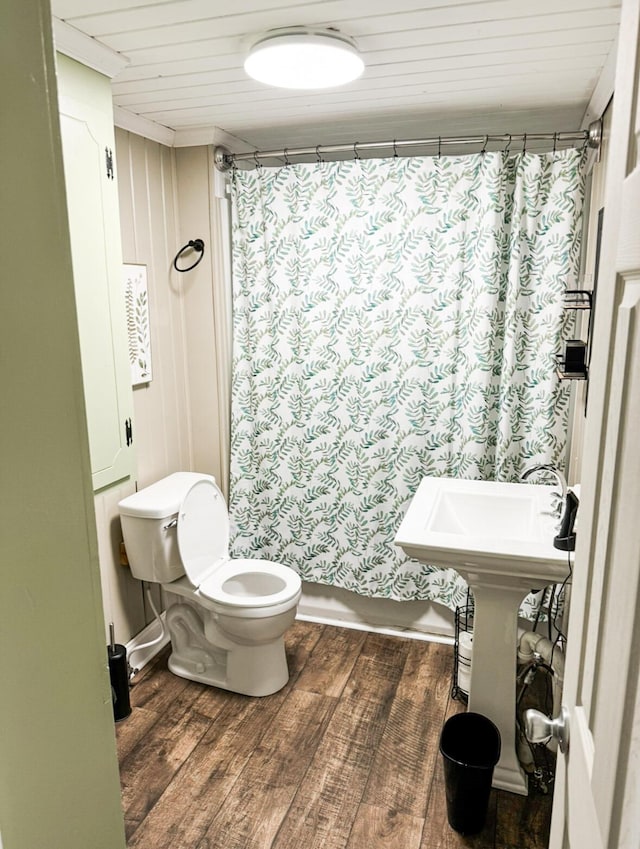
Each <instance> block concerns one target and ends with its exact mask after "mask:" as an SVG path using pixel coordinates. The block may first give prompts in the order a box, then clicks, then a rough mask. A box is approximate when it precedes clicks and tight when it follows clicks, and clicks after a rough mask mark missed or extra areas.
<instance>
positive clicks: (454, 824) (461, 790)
mask: <svg viewBox="0 0 640 849" xmlns="http://www.w3.org/2000/svg"><path fill="white" fill-rule="evenodd" d="M440 752H441V754H442V758H443V760H444V781H445V789H446V795H447V818H448V820H449V825H450V826H451V828H453V829H454V831H457V832H459V833H460V834H477V833H478V832H479V831H482V829H483V828H484V823H485V820H486V818H487V807H488V805H489V793H490V791H491V781H492V780H493V768H494V767H495V765H496V764H497V763H498V761H499V760H500V732H499V731H498V729H497V728H496V726H495V725H494V724H493V722H491V720H490V719H487V717H486V716H482V714H480V713H458V714H456V715H455V716H452V717H450V718H449V719H448V720H447V721H446V722H445V724H444V727H443V728H442V733H441V735H440Z"/></svg>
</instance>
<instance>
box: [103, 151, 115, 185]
mask: <svg viewBox="0 0 640 849" xmlns="http://www.w3.org/2000/svg"><path fill="white" fill-rule="evenodd" d="M104 155H105V160H106V165H107V179H108V180H113V151H112V150H111V148H110V147H105V149H104Z"/></svg>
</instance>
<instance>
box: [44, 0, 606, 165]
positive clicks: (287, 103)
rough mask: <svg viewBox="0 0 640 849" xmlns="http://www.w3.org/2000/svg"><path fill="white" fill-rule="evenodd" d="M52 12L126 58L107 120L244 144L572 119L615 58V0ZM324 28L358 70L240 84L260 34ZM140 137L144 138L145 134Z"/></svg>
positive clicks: (112, 6)
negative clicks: (318, 81) (354, 75)
mask: <svg viewBox="0 0 640 849" xmlns="http://www.w3.org/2000/svg"><path fill="white" fill-rule="evenodd" d="M52 6H53V13H54V16H55V17H56V18H58V19H59V20H61V21H63V22H65V24H66V25H68V27H72V28H74V30H78V31H80V33H83V34H84V35H85V36H88V37H90V38H91V39H93V40H94V43H95V41H97V42H98V43H100V44H102V45H104V46H105V47H106V48H109V49H110V50H111V51H115V52H116V53H119V54H122V56H123V57H125V59H126V60H127V63H128V64H127V66H126V67H125V69H124V70H122V71H121V72H120V73H118V74H117V75H116V76H115V77H114V79H113V93H114V103H115V105H116V106H117V107H118V109H117V116H118V119H119V120H118V123H120V124H121V125H125V124H126V123H127V119H128V116H129V117H131V120H132V122H133V121H134V116H137V120H138V121H139V122H140V124H141V125H142V126H144V125H146V121H148V122H152V123H150V124H148V125H146V126H148V127H149V128H153V127H154V126H158V125H160V128H169V129H170V130H171V131H174V132H173V133H172V134H171V138H172V139H173V140H174V141H173V143H175V144H194V143H202V142H203V141H205V140H213V135H212V134H213V132H214V130H213V128H214V127H216V128H220V129H221V130H223V131H224V132H226V133H229V134H232V135H233V136H236V137H238V138H239V139H242V140H243V141H244V142H246V145H247V146H248V147H250V148H251V149H254V148H258V149H269V148H278V147H280V148H282V147H289V148H291V147H295V146H301V145H317V144H322V145H325V144H335V143H340V142H348V141H355V140H360V141H375V140H380V139H392V138H398V139H400V138H416V137H425V136H437V135H443V136H444V135H452V134H453V135H456V134H476V133H507V132H508V133H522V132H528V133H531V132H555V131H563V130H575V129H577V128H578V127H580V126H581V124H582V123H583V119H584V118H585V111H586V109H587V106H588V104H589V102H590V100H591V98H592V95H593V93H594V90H596V89H597V86H598V83H599V81H600V80H601V78H602V76H603V69H604V73H607V68H610V67H611V60H612V58H613V54H614V53H615V42H616V35H617V30H618V22H619V14H620V8H619V7H620V1H619V0H393V2H390V0H315V2H314V1H313V0H312V2H301V3H300V2H298V3H294V2H291V0H240V2H236V3H228V2H224V3H223V2H222V0H165V2H162V0H53V3H52ZM293 25H315V26H322V27H335V28H337V29H338V30H340V31H341V32H342V33H344V34H346V35H349V36H351V37H352V38H354V39H355V41H356V43H357V45H358V47H359V48H360V50H361V52H362V54H363V58H364V61H365V64H366V69H365V73H364V74H363V76H362V77H361V78H360V79H359V80H357V81H356V82H353V83H351V84H349V85H347V86H344V87H341V88H336V89H332V90H327V91H320V92H315V93H310V92H304V91H302V92H301V91H287V90H280V89H275V88H270V87H268V86H265V85H262V84H260V83H257V82H254V81H253V80H251V79H249V78H248V77H247V75H246V74H245V72H244V70H243V67H242V63H243V60H244V57H245V55H246V52H247V50H248V48H249V46H250V44H251V42H252V40H253V39H254V38H255V37H256V36H257V35H259V34H260V33H262V32H264V31H265V30H268V29H272V28H277V27H283V26H293ZM150 135H151V136H153V132H151V133H150Z"/></svg>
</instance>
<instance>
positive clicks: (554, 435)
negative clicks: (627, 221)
mask: <svg viewBox="0 0 640 849" xmlns="http://www.w3.org/2000/svg"><path fill="white" fill-rule="evenodd" d="M581 162H582V155H581V153H580V152H579V151H576V150H568V151H563V152H560V153H554V154H544V155H539V154H521V155H517V156H508V155H507V154H505V153H483V154H477V155H470V156H460V157H441V158H436V157H434V158H402V159H401V158H394V159H386V160H355V161H349V162H337V163H317V164H299V165H288V166H286V167H282V168H278V169H271V168H263V167H259V168H257V169H256V170H254V171H242V172H241V171H237V172H236V173H234V175H233V181H232V199H233V227H232V233H233V277H234V284H233V285H234V293H233V310H234V314H233V328H234V329H233V334H234V341H233V345H234V350H233V381H232V421H231V483H230V512H231V518H232V525H233V532H232V549H233V555H234V556H236V557H249V556H250V557H265V558H269V559H275V560H279V561H281V562H283V563H286V564H288V565H289V566H291V567H293V568H294V569H296V570H297V571H298V572H299V573H300V575H301V577H302V578H303V580H306V581H311V582H318V583H324V584H332V585H335V586H339V587H343V588H345V589H348V590H352V591H355V592H357V593H360V594H363V595H369V596H381V597H386V598H392V599H396V600H401V599H430V600H433V601H436V602H438V603H440V604H444V605H446V606H448V607H450V608H452V609H453V608H455V607H456V605H459V604H462V603H464V600H465V597H466V584H465V582H464V581H463V580H462V579H461V578H460V577H459V576H458V575H457V573H456V572H455V571H453V570H443V569H438V568H435V567H425V566H424V565H422V564H419V563H417V562H415V561H412V560H410V559H408V558H407V557H406V555H404V553H403V552H402V551H401V550H400V549H399V548H397V547H396V546H395V545H394V543H393V539H394V535H395V532H396V530H397V528H398V526H399V524H400V522H401V520H402V517H403V516H404V513H405V511H406V509H407V507H408V505H409V502H410V500H411V497H412V495H413V493H414V492H415V490H416V488H417V486H418V484H419V482H420V480H421V478H422V477H423V476H425V475H440V476H444V475H446V476H454V477H461V478H480V479H485V480H503V481H510V480H511V481H513V480H517V479H518V478H519V475H520V474H521V472H522V471H523V470H524V469H525V468H526V467H528V466H530V465H533V464H535V463H553V464H554V465H558V466H562V465H563V463H564V451H565V442H566V431H567V419H568V408H569V395H570V393H569V384H568V383H561V382H559V381H558V379H557V377H556V374H555V367H554V362H555V360H554V357H555V354H556V352H558V351H559V350H560V344H561V339H562V338H563V336H565V337H566V335H567V333H568V332H570V328H569V325H568V321H569V320H570V317H569V314H568V313H563V310H562V300H563V293H564V291H565V288H566V287H567V286H571V285H573V286H575V285H576V279H577V273H578V265H579V252H580V228H579V222H580V215H581V209H582V200H583V188H584V187H583V175H582V168H581ZM534 607H535V602H534V600H533V599H529V600H528V601H526V602H525V604H524V605H523V609H522V614H523V615H525V616H527V615H529V616H531V615H533V610H534Z"/></svg>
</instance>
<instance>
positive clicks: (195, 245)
mask: <svg viewBox="0 0 640 849" xmlns="http://www.w3.org/2000/svg"><path fill="white" fill-rule="evenodd" d="M190 248H192V249H193V250H194V251H198V253H199V254H200V256H199V257H198V259H197V260H196V261H195V262H194V263H193V265H189V266H188V267H187V268H178V260H179V259H180V257H181V256H182V254H183V253H184V252H185V251H188V250H189V249H190ZM203 256H204V241H203V240H202V239H191V240H190V241H188V242H187V244H186V245H184V246H183V247H181V248H180V250H179V251H178V253H177V254H176V255H175V257H174V260H173V267H174V268H175V270H176V271H191V269H192V268H195V267H196V265H197V264H198V263H199V262H200V261H201V260H202V257H203Z"/></svg>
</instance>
